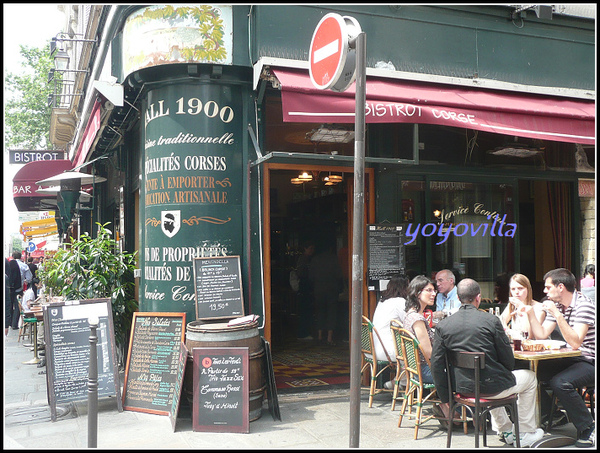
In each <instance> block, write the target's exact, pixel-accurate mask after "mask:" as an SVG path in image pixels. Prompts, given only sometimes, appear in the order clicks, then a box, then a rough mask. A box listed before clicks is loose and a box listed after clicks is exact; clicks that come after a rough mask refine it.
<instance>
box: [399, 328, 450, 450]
mask: <svg viewBox="0 0 600 453" xmlns="http://www.w3.org/2000/svg"><path fill="white" fill-rule="evenodd" d="M390 328H391V329H392V333H393V334H394V338H395V340H396V347H398V345H400V348H401V350H402V357H403V359H404V369H405V371H406V373H407V383H406V389H405V391H404V401H402V409H401V410H400V417H399V419H398V428H400V426H401V425H402V419H403V418H404V416H405V415H404V414H405V412H406V407H407V406H408V415H407V416H408V417H411V418H414V419H415V440H417V437H418V436H419V426H421V425H423V424H425V423H426V422H428V421H429V420H431V419H432V418H434V415H428V416H427V417H425V418H423V417H422V409H423V405H424V404H426V403H432V404H433V403H439V402H440V400H439V399H438V397H437V391H436V389H435V386H434V385H433V384H426V383H424V382H423V376H422V374H421V360H420V358H419V350H420V349H421V346H420V343H419V340H417V338H416V337H415V336H414V335H413V334H412V333H411V332H410V331H408V330H406V329H404V328H402V327H399V326H398V325H397V324H393V325H392V326H391V327H390ZM425 390H427V391H428V392H429V393H428V394H427V395H426V396H425ZM413 406H415V407H416V410H415V414H414V415H413V410H412V408H413Z"/></svg>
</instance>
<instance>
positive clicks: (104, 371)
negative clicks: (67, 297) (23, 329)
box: [44, 298, 122, 421]
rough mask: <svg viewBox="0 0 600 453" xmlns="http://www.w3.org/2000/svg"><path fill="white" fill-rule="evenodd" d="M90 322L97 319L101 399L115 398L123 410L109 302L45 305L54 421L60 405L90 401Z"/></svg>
mask: <svg viewBox="0 0 600 453" xmlns="http://www.w3.org/2000/svg"><path fill="white" fill-rule="evenodd" d="M90 318H98V320H99V324H98V328H97V330H96V334H97V336H98V343H97V345H96V347H97V357H98V398H103V397H111V396H114V397H116V399H117V405H118V408H119V410H122V406H121V395H120V389H121V387H120V384H119V372H118V367H117V365H116V364H117V356H116V351H115V333H114V325H113V318H112V310H111V304H110V299H108V298H106V299H88V300H73V301H65V302H57V303H52V304H49V305H44V336H45V340H46V360H47V362H46V382H47V385H48V397H49V402H50V412H51V419H52V420H53V421H54V420H56V406H57V404H61V403H67V402H72V401H85V400H87V398H88V379H89V364H90V335H91V330H90V324H89V319H90Z"/></svg>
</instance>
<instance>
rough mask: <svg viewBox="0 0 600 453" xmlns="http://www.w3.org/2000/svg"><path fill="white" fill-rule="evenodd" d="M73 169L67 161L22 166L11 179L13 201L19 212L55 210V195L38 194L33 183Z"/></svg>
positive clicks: (33, 163) (40, 162)
mask: <svg viewBox="0 0 600 453" xmlns="http://www.w3.org/2000/svg"><path fill="white" fill-rule="evenodd" d="M71 168H73V164H72V163H71V161H70V160H69V159H60V160H40V161H34V162H29V163H28V164H25V165H23V168H21V169H20V170H19V171H18V172H17V173H16V174H15V177H14V178H13V200H14V202H15V205H16V206H17V210H18V211H20V212H25V211H47V210H52V209H55V208H56V194H54V195H52V194H49V193H44V192H38V191H37V190H38V189H41V186H38V185H37V184H36V183H35V182H36V181H40V180H42V179H46V178H49V177H50V176H54V175H57V174H59V173H62V172H63V171H66V170H70V169H71Z"/></svg>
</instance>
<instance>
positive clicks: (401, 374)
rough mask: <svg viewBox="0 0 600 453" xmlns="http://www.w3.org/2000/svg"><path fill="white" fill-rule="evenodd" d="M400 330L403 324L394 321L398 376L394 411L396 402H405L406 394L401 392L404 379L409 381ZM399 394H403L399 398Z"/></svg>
mask: <svg viewBox="0 0 600 453" xmlns="http://www.w3.org/2000/svg"><path fill="white" fill-rule="evenodd" d="M398 329H402V323H401V322H400V321H399V320H398V319H392V322H391V323H390V330H391V331H392V335H393V338H394V349H395V350H396V376H395V377H394V393H393V395H392V411H393V410H395V409H396V402H397V401H398V400H399V399H400V400H402V401H404V392H401V391H400V390H401V389H400V383H401V382H402V379H403V378H404V380H406V381H408V377H407V372H406V367H405V366H404V356H403V355H402V344H401V342H400V341H399V339H400V336H399V335H396V332H397V331H398ZM398 393H402V395H401V396H398Z"/></svg>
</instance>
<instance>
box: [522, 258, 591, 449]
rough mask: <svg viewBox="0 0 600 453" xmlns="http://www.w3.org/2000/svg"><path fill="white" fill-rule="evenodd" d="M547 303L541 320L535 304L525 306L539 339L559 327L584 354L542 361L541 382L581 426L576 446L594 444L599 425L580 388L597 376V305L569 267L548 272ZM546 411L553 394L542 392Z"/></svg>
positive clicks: (572, 420) (546, 276)
mask: <svg viewBox="0 0 600 453" xmlns="http://www.w3.org/2000/svg"><path fill="white" fill-rule="evenodd" d="M544 282H545V283H544V293H546V296H547V297H548V299H549V300H547V301H545V302H543V309H544V311H545V312H546V315H545V317H544V316H542V319H541V322H540V321H538V319H537V317H536V316H535V314H534V312H533V310H532V306H530V305H529V306H525V307H523V308H522V309H523V311H525V312H526V313H527V316H528V318H529V324H530V326H531V329H532V331H533V334H534V335H535V338H548V337H549V335H550V334H551V333H552V331H553V330H554V329H556V327H557V326H558V328H559V329H560V333H561V334H562V336H563V338H564V339H565V341H566V342H567V343H568V344H569V346H570V347H571V348H573V349H579V350H580V351H581V354H582V355H581V356H580V357H570V358H564V359H556V360H547V361H546V360H542V361H541V362H540V365H539V367H538V381H540V382H543V381H546V382H548V383H549V384H550V387H551V388H552V390H553V391H554V395H556V396H557V397H558V400H559V401H560V403H561V404H562V406H563V408H565V410H566V411H567V415H568V417H569V420H570V421H571V422H572V423H573V424H574V425H575V427H576V428H577V442H576V443H575V446H576V447H592V446H593V439H592V433H593V432H594V428H595V424H594V419H593V418H592V415H591V413H590V411H589V410H588V408H587V406H586V404H585V401H584V400H583V398H582V397H581V395H580V394H579V393H578V392H577V388H582V387H585V386H591V385H594V379H595V375H596V371H595V363H596V305H595V304H594V303H593V302H592V301H591V300H590V299H588V298H587V297H586V296H584V295H583V294H582V293H580V292H579V291H577V290H576V289H575V285H576V283H577V281H576V279H575V276H574V275H573V274H572V273H571V272H570V271H568V270H567V269H562V268H560V269H554V270H551V271H549V272H547V273H546V275H544ZM541 405H542V413H543V414H549V413H550V405H551V401H550V397H549V396H548V394H547V393H546V392H542V401H541Z"/></svg>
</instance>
